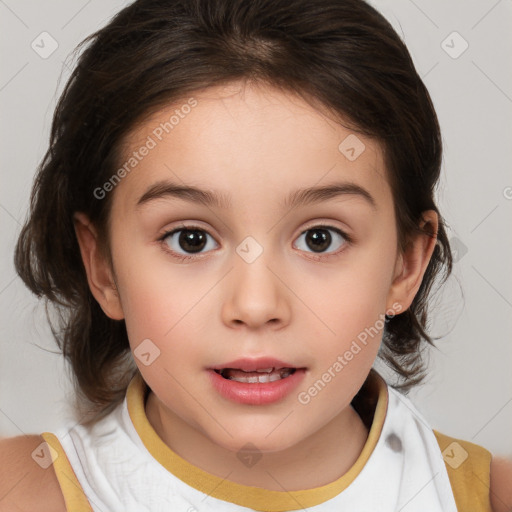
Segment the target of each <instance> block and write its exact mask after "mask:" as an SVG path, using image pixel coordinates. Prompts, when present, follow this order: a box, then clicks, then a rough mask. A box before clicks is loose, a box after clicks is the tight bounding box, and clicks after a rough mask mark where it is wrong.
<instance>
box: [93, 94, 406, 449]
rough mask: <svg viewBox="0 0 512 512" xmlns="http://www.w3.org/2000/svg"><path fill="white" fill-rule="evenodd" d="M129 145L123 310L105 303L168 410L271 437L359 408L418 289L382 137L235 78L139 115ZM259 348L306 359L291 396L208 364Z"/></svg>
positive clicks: (239, 433)
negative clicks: (245, 384) (389, 332)
mask: <svg viewBox="0 0 512 512" xmlns="http://www.w3.org/2000/svg"><path fill="white" fill-rule="evenodd" d="M186 105H189V106H188V107H187V106H186ZM173 115H174V118H172V116H173ZM171 118H172V120H171V121H169V120H170V119H171ZM165 123H168V124H167V125H166V124H165ZM171 124H172V128H171V127H170V126H171ZM347 137H348V139H347ZM356 137H357V138H356ZM142 147H146V148H147V149H146V150H141V149H140V148H142ZM134 151H136V152H137V155H135V156H134ZM130 158H135V159H136V160H137V162H136V163H135V160H133V161H131V164H130V160H129V159H130ZM125 162H128V165H127V166H126V167H125V170H126V169H130V171H129V172H126V173H121V176H123V175H124V174H126V176H123V177H122V179H121V181H120V182H119V184H117V186H116V187H115V190H113V191H112V192H109V193H113V194H114V196H113V204H112V212H111V227H110V241H111V254H112V259H113V272H114V274H113V275H114V278H115V285H116V287H117V293H118V297H119V304H118V306H117V309H116V311H118V313H115V312H114V309H115V307H113V306H109V305H108V304H107V302H104V303H103V304H102V306H103V308H104V310H105V311H106V312H107V313H109V314H110V316H112V317H115V316H116V315H117V316H118V317H119V318H123V317H124V318H125V321H126V327H127V331H128V336H129V340H130V345H131V348H132V351H133V352H134V359H135V362H136V363H137V365H138V367H139V369H140V371H141V373H142V376H143V378H144V380H145V381H146V382H147V383H148V384H149V386H150V388H151V390H152V391H153V393H154V394H155V395H156V396H157V397H158V400H159V402H160V404H161V405H162V407H163V408H164V409H165V410H166V413H167V414H168V418H171V419H172V418H174V419H175V420H176V421H180V422H182V423H183V424H185V425H187V426H188V427H190V428H191V429H195V431H197V432H199V433H201V435H202V436H204V437H205V438H207V439H209V440H210V441H211V442H212V443H215V444H216V445H218V446H222V447H224V448H226V449H229V450H234V451H236V450H238V449H240V447H242V446H244V445H245V444H246V443H248V442H250V443H253V444H254V445H256V446H257V447H258V448H259V450H261V451H268V452H272V451H277V450H282V449H286V448H289V447H291V446H293V445H295V444H297V443H299V442H300V441H301V440H304V439H306V438H307V437H308V436H312V435H314V434H315V433H317V432H319V431H320V430H321V429H322V428H323V427H325V426H326V425H327V424H329V422H331V421H332V420H333V419H334V418H336V417H337V416H338V415H340V414H343V412H344V411H347V410H348V409H349V408H350V402H351V400H352V398H353V397H354V395H355V394H356V393H357V391H358V390H359V388H360V387H361V385H362V384H363V382H364V380H365V378H366V377H367V374H368V372H369V370H370V368H371V366H372V364H373V362H374V360H375V358H376V355H377V351H378V349H379V345H380V341H381V336H382V330H383V327H384V315H385V314H386V313H387V314H388V315H389V314H398V313H399V312H400V311H401V310H402V308H404V309H405V308H406V307H407V306H408V304H404V303H403V301H406V300H407V298H406V297H405V296H404V295H403V294H402V295H400V290H399V287H398V285H397V284H396V281H395V279H396V278H397V269H398V268H399V263H400V256H399V253H398V250H397V232H396V221H395V215H394V208H393V198H392V193H391V189H390V186H389V184H388V181H387V179H386V172H385V166H384V160H383V155H382V150H381V148H380V146H379V145H378V144H377V143H376V142H375V141H372V140H370V139H369V138H366V137H363V136H361V135H357V136H356V135H355V134H354V133H353V132H351V131H350V130H348V129H346V128H343V127H342V126H341V125H339V124H338V123H336V122H334V121H333V120H330V119H328V118H327V117H325V116H324V115H323V114H321V113H320V112H319V111H318V110H317V109H315V108H313V107H312V106H311V105H309V104H308V103H306V102H304V101H303V100H301V99H299V98H298V97H295V96H293V95H291V94H285V93H283V92H280V91H278V90H276V89H273V88H271V87H268V86H263V85H258V86H256V85H246V86H242V85H241V84H230V85H229V86H222V87H213V88H210V89H207V90H205V91H203V92H201V93H200V94H195V95H193V100H190V101H189V99H188V98H186V99H185V100H184V101H183V102H182V103H179V104H174V105H172V106H171V105H170V106H169V108H168V109H165V110H162V111H160V112H159V113H158V114H157V115H154V116H153V117H152V118H151V119H148V120H146V121H145V122H144V123H143V124H141V125H139V126H138V128H137V129H136V130H135V131H133V132H132V133H131V135H130V137H129V138H128V139H127V141H126V145H125V161H124V162H123V163H125ZM132 164H133V165H132ZM172 187H195V188H197V189H201V190H203V191H205V192H208V194H209V195H208V194H203V199H205V198H207V197H210V199H211V196H212V195H215V197H216V198H217V199H218V201H217V202H213V201H209V202H208V201H202V200H201V197H200V196H199V195H198V194H197V193H196V194H195V195H194V194H193V193H190V192H189V193H182V194H181V195H180V194H178V193H177V192H176V188H174V189H172ZM336 187H337V188H336ZM317 188H323V189H324V190H323V192H318V191H317V192H316V193H311V192H309V193H300V192H298V191H302V190H306V189H317ZM173 190H174V191H173ZM300 198H302V199H307V201H302V202H301V201H297V200H298V199H300ZM217 203H218V204H217ZM402 299H403V301H402ZM109 308H110V310H109ZM260 357H270V358H275V359H277V360H280V361H283V362H286V363H288V364H289V365H290V366H291V367H293V368H298V369H303V370H302V371H301V374H300V376H299V377H297V376H296V377H295V380H294V385H293V386H292V389H291V390H290V389H289V390H288V392H287V393H286V394H285V395H284V396H282V397H281V398H280V399H278V400H274V401H271V402H268V403H259V404H256V403H248V402H240V401H236V400H234V399H231V398H228V397H226V396H224V395H223V394H222V393H220V392H219V391H218V390H217V388H216V387H215V386H214V385H213V384H212V375H211V373H212V370H211V368H212V367H217V368H219V367H225V366H226V364H227V363H229V362H232V361H234V360H237V359H240V358H247V359H257V358H260ZM292 377H293V376H292ZM221 378H222V377H221ZM287 378H290V377H287ZM223 380H225V379H223ZM283 380H284V379H283ZM319 381H320V384H319ZM226 382H228V383H229V382H231V381H226ZM315 383H316V385H315ZM292 411H293V414H290V413H291V412H292ZM285 417H286V418H287V419H285V420H283V418H285ZM283 421H284V423H283ZM281 423H282V424H281ZM278 424H281V426H280V428H276V425H278ZM270 433H271V434H270Z"/></svg>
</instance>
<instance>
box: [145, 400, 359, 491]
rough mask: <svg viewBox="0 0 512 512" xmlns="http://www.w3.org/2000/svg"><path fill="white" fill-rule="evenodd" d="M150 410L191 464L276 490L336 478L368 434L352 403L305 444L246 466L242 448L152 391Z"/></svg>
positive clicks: (162, 433)
mask: <svg viewBox="0 0 512 512" xmlns="http://www.w3.org/2000/svg"><path fill="white" fill-rule="evenodd" d="M145 410H146V416H147V418H148V421H149V423H150V424H151V425H152V427H153V428H154V430H155V431H156V433H157V434H158V436H159V437H160V438H161V439H162V440H163V442H164V443H165V444H166V445H167V446H169V448H171V449H172V450H173V451H174V452H175V453H176V454H178V455H179V456H180V457H182V458H183V459H185V460H186V461H188V462H189V463H191V464H193V465H195V466H196V467H198V468H200V469H202V470H203V471H206V472H208V473H211V474H213V475H216V476H218V477H221V478H226V479H228V480H231V481H233V482H236V483H238V484H242V485H247V486H253V487H260V488H263V489H268V490H272V491H285V490H286V491H297V490H303V489H312V488H315V487H320V486H322V485H326V484H328V483H331V482H333V481H335V480H337V479H338V478H340V477H341V476H343V475H344V474H345V473H346V472H347V471H348V470H349V469H350V468H351V467H352V466H353V464H354V463H355V461H356V460H357V458H358V457H359V455H360V454H361V451H362V449H363V446H364V444H365V442H366V440H367V437H368V429H367V427H366V426H365V424H364V423H363V421H362V420H361V418H360V416H359V415H358V414H357V412H356V411H355V410H354V409H353V407H352V406H350V405H349V406H348V407H346V408H345V409H344V410H343V411H341V412H340V413H339V414H338V415H337V416H335V417H334V418H333V419H332V420H331V421H330V422H329V423H327V424H326V425H324V426H323V427H322V428H321V429H320V430H318V431H316V432H315V433H314V434H312V435H310V436H309V437H307V438H305V439H303V440H302V441H301V442H300V443H298V444H296V445H294V446H292V447H289V448H287V449H285V450H281V451H278V452H265V453H264V454H263V455H264V456H263V457H262V458H261V459H260V460H259V461H258V462H257V464H255V465H250V464H249V465H245V464H243V463H242V462H241V460H240V459H239V454H238V453H237V452H233V451H231V450H227V449H225V448H224V447H222V446H219V445H217V444H216V443H214V442H213V441H212V440H211V439H210V438H209V437H207V436H206V435H205V434H204V433H203V432H200V431H199V430H197V429H195V428H194V427H193V426H191V425H189V424H188V423H186V422H185V421H184V420H183V419H182V418H180V417H179V416H177V415H175V414H174V413H173V412H172V411H171V410H169V409H168V408H167V407H165V406H164V405H163V404H162V402H160V400H159V399H158V398H157V397H156V395H155V394H154V393H153V392H152V391H150V392H149V395H148V397H147V401H146V406H145ZM305 460H307V464H304V461H305Z"/></svg>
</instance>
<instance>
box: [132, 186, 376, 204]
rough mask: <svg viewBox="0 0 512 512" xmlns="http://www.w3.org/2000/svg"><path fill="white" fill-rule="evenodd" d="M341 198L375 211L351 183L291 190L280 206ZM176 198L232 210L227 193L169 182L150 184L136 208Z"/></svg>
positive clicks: (368, 197)
mask: <svg viewBox="0 0 512 512" xmlns="http://www.w3.org/2000/svg"><path fill="white" fill-rule="evenodd" d="M344 195H355V196H359V197H361V198H362V199H364V200H365V201H366V202H367V203H368V204H369V206H371V207H372V208H373V209H374V210H376V209H377V205H376V202H375V199H374V198H373V197H372V195H371V194H370V193H369V192H368V191H367V190H366V189H364V188H363V187H361V186H359V185H357V184H355V183H351V182H337V183H332V184H330V185H323V186H318V187H311V188H301V189H297V190H294V191H293V192H292V193H291V194H290V195H289V196H288V197H287V198H286V199H285V201H284V202H283V203H282V207H283V208H285V209H293V208H297V207H300V206H307V205H309V204H313V203H319V202H322V201H326V200H329V199H333V198H336V197H339V196H344ZM166 198H176V199H181V200H183V201H189V202H193V203H199V204H203V205H205V206H207V207H213V208H218V209H226V210H227V209H229V208H231V204H232V203H231V198H230V196H229V195H227V194H223V193H219V192H215V191H210V190H202V189H200V188H197V187H194V186H191V185H180V184H178V183H174V182H171V181H168V180H166V181H158V182H156V183H154V184H153V185H151V186H150V187H149V188H148V189H147V190H146V191H145V192H144V194H143V195H142V196H141V197H140V198H139V200H138V201H137V208H138V207H140V206H142V205H144V204H147V203H149V202H151V201H154V200H157V199H166Z"/></svg>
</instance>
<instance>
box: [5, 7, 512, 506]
mask: <svg viewBox="0 0 512 512" xmlns="http://www.w3.org/2000/svg"><path fill="white" fill-rule="evenodd" d="M86 41H87V42H89V43H90V44H89V46H88V47H87V49H86V50H85V51H84V53H83V54H82V56H81V57H80V60H79V63H78V65H77V67H76V69H75V70H74V72H73V74H72V76H71V78H70V80H69V81H68V84H67V86H66V88H65V91H64V93H63V95H62V97H61V99H60V102H59V105H58V107H57V110H56V113H55V117H54V122H53V126H52V136H51V144H50V148H49V150H48V152H47V155H46V157H45V158H44V160H43V162H42V164H41V166H40V169H39V174H38V176H37V178H36V181H35V185H34V190H33V195H32V204H31V212H30V217H29V219H28V221H27V223H26V225H25V226H24V228H23V230H22V232H21V234H20V237H19V240H18V245H17V249H16V255H15V260H16V268H17V271H18V273H19V275H20V276H21V277H22V278H23V280H24V282H25V283H26V284H27V286H28V287H29V288H30V289H31V290H32V291H33V292H34V293H36V294H37V295H38V296H44V297H45V298H46V299H47V300H49V301H50V302H51V303H53V304H54V305H55V306H56V308H57V310H58V312H59V313H60V316H59V318H60V323H59V325H54V332H55V335H56V339H57V341H58V343H59V346H60V348H61V349H62V352H63V355H64V356H65V358H66V359H67V361H69V363H70V365H71V367H72V369H73V372H74V376H75V384H76V391H77V395H78V397H79V399H80V402H81V404H82V411H83V412H84V416H83V418H82V419H81V421H80V422H79V424H76V425H73V424H69V425H66V426H63V427H62V428H61V429H60V430H58V431H57V432H54V433H51V432H44V433H43V434H42V435H41V436H27V437H24V438H13V439H8V440H4V441H2V443H1V444H0V452H1V457H2V461H3V465H2V469H1V475H0V476H1V479H0V482H1V483H0V500H1V501H0V507H4V508H3V509H5V510H16V509H18V510H20V509H30V510H35V509H37V510H71V511H79V512H81V511H91V510H93V511H121V510H122V511H126V510H129V511H132V510H133V511H141V510H148V511H163V510H181V511H189V512H192V511H196V510H197V511H207V510H220V511H233V512H235V511H241V510H265V511H286V510H302V509H312V510H317V511H319V512H324V511H326V512H327V511H334V510H345V509H347V510H373V509H379V510H383V511H392V510H407V511H413V510H429V511H454V510H457V508H458V509H459V510H472V511H489V510H494V511H496V510H507V509H508V508H507V507H511V506H512V495H511V492H510V488H509V487H507V485H506V479H507V478H509V476H510V474H512V469H511V466H510V465H508V464H506V463H505V462H503V461H497V460H496V459H493V458H492V456H491V454H490V453H489V452H488V451H487V450H486V449H485V448H483V447H481V446H478V445H474V444H472V443H469V442H467V441H464V440H458V439H453V438H450V437H448V436H446V435H443V434H442V433H440V432H437V431H434V430H432V429H431V428H430V427H429V426H428V424H427V422H426V421H425V419H424V418H423V417H422V415H421V414H420V413H419V412H418V411H417V410H416V409H415V407H414V405H413V404H412V403H411V401H410V400H409V399H408V398H407V397H406V396H405V394H403V392H407V391H408V390H409V389H410V388H411V387H412V386H414V385H415V384H417V383H419V382H420V381H421V380H422V378H423V376H424V374H425V371H426V370H425V368H424V365H423V362H422V359H421V350H422V349H423V347H424V345H425V344H428V343H432V340H431V338H430V336H429V334H428V332H427V330H426V325H427V303H428V297H429V292H430V290H431V287H432V285H433V284H434V283H435V281H436V279H441V280H442V279H443V278H446V277H447V276H448V275H449V273H450V271H451V265H452V257H451V252H450V246H449V242H448V239H447V236H446V232H445V228H444V222H443V218H442V216H441V215H440V213H439V210H438V208H437V206H436V204H435V201H434V194H433V191H434V188H435V186H436V184H437V181H438V178H439V172H440V163H441V137H440V133H439V126H438V122H437V118H436V114H435V112H434V109H433V106H432V102H431V100H430V97H429V94H428V92H427V90H426V89H425V86H424V84H423V83H422V81H421V80H420V78H419V77H418V75H417V73H416V71H415V69H414V66H413V63H412V60H411V58H410V55H409V53H408V51H407V49H406V48H405V46H404V45H403V43H402V42H401V40H400V39H399V37H398V36H397V34H396V33H395V32H394V31H393V29H392V28H391V26H390V25H389V23H388V22H387V21H386V20H385V19H384V18H383V17H382V16H381V15H380V14H379V13H377V12H376V11H375V10H374V9H373V8H372V7H370V6H369V5H367V4H366V3H364V2H362V1H361V0H319V1H316V2H305V1H304V0H292V1H290V0H286V1H285V0H272V1H269V0H257V1H252V2H247V1H241V0H214V1H213V0H209V1H206V0H194V1H179V0H165V1H164V0H138V1H136V2H134V3H133V4H131V5H130V6H128V7H127V8H125V9H123V10H122V11H121V12H120V13H119V14H118V15H117V16H116V17H115V18H114V19H113V20H112V21H111V22H110V23H109V24H108V25H107V26H106V27H105V28H103V29H102V30H100V31H98V32H97V33H95V34H93V35H92V36H90V37H89V38H87V40H86ZM377 357H379V358H381V359H382V360H384V361H385V362H387V364H388V365H389V366H390V367H391V368H392V369H393V370H395V372H396V373H397V375H398V376H399V377H400V378H401V384H400V385H399V386H398V385H397V386H395V387H392V386H389V385H387V383H386V382H385V380H384V379H383V378H382V377H381V376H380V375H379V373H378V372H376V371H375V370H374V369H373V368H372V366H373V364H374V362H375V360H376V358H377Z"/></svg>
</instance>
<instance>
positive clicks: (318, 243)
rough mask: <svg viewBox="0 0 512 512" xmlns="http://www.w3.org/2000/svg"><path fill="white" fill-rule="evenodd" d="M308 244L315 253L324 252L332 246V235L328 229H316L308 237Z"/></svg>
mask: <svg viewBox="0 0 512 512" xmlns="http://www.w3.org/2000/svg"><path fill="white" fill-rule="evenodd" d="M306 243H308V245H309V246H310V248H311V249H313V251H316V252H322V251H324V250H325V249H327V248H328V247H329V245H330V244H331V234H330V233H329V231H327V230H326V229H314V230H311V231H309V232H308V234H307V235H306Z"/></svg>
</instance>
